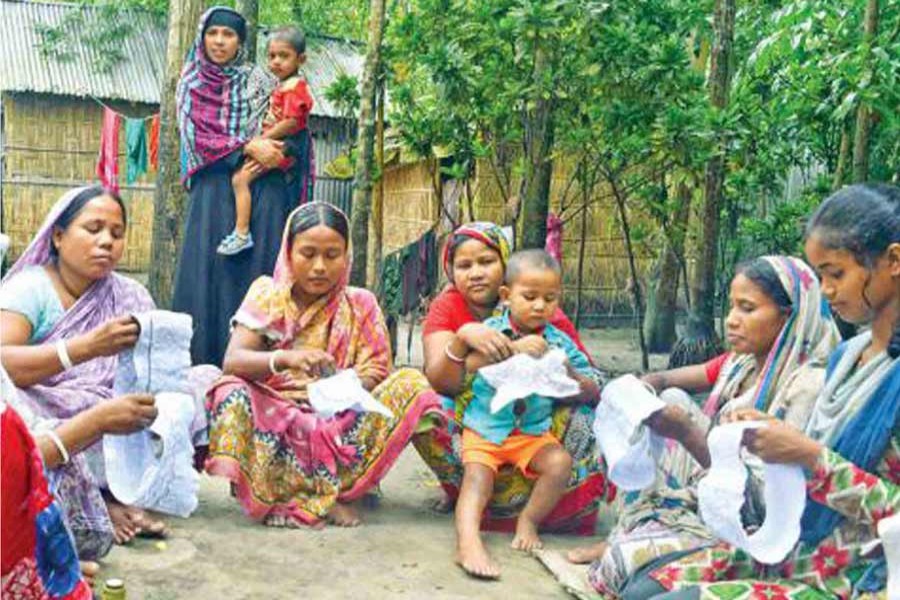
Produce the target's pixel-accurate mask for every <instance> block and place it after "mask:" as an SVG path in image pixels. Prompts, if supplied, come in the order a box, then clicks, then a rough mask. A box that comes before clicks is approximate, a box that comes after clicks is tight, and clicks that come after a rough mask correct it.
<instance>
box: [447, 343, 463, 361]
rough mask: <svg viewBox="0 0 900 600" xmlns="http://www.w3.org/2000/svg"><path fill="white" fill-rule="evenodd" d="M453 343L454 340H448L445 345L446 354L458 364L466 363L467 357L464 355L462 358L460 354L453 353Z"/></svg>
mask: <svg viewBox="0 0 900 600" xmlns="http://www.w3.org/2000/svg"><path fill="white" fill-rule="evenodd" d="M452 343H453V342H447V345H446V346H444V354H446V355H447V358H449V359H450V360H451V361H453V362H455V363H456V364H458V365H464V364H466V359H465V358H464V357H463V358H460V357H459V356H457V355H455V354H453V352H451V351H450V344H452Z"/></svg>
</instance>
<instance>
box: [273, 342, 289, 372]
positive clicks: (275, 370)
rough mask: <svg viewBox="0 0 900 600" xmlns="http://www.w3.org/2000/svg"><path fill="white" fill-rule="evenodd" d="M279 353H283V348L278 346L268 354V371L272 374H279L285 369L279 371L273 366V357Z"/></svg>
mask: <svg viewBox="0 0 900 600" xmlns="http://www.w3.org/2000/svg"><path fill="white" fill-rule="evenodd" d="M279 354H284V350H282V349H281V348H279V349H277V350H275V351H274V352H272V354H270V355H269V371H271V372H272V375H281V374H282V373H284V371H285V370H287V369H285V370H282V371H279V370H278V369H277V368H276V367H275V359H276V358H278V355H279Z"/></svg>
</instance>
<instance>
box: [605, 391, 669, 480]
mask: <svg viewBox="0 0 900 600" xmlns="http://www.w3.org/2000/svg"><path fill="white" fill-rule="evenodd" d="M665 406H666V404H665V402H663V401H662V400H660V399H659V398H658V397H657V396H656V393H655V392H654V391H653V388H651V387H650V386H648V385H647V384H646V383H644V382H643V381H641V380H640V379H638V378H637V377H635V376H634V375H623V376H622V377H618V378H616V379H613V380H612V381H610V382H609V383H607V384H606V385H605V386H604V387H603V391H602V392H601V394H600V404H598V405H597V408H596V409H595V411H594V426H593V429H594V437H595V438H596V439H597V445H598V446H599V448H600V452H602V453H603V457H604V458H605V459H606V465H607V473H608V474H609V478H610V479H611V480H612V482H613V483H615V484H616V485H617V486H618V487H620V488H622V489H623V490H625V491H636V490H642V489H644V488H646V487H648V486H650V485H652V484H653V482H654V481H655V480H656V462H657V460H658V459H659V457H660V456H661V455H662V452H663V449H664V443H665V442H664V440H663V439H662V438H661V437H659V436H658V435H656V434H655V433H653V432H652V431H651V430H650V428H649V427H647V426H646V425H644V421H645V420H647V418H648V417H650V415H652V414H653V413H655V412H657V411H660V410H662V409H663V408H664V407H665Z"/></svg>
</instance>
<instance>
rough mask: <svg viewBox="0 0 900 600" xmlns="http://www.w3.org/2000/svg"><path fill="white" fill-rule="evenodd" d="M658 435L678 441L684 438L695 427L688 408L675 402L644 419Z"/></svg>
mask: <svg viewBox="0 0 900 600" xmlns="http://www.w3.org/2000/svg"><path fill="white" fill-rule="evenodd" d="M644 423H646V424H647V426H648V427H649V428H650V429H652V430H653V432H654V433H656V435H658V436H660V437H664V438H668V439H672V440H676V441H678V442H684V440H685V439H686V438H687V437H688V435H690V433H691V431H692V430H693V429H694V422H693V421H691V416H690V415H689V414H688V413H687V411H686V410H684V409H683V408H681V407H680V406H676V405H674V404H667V405H666V406H665V407H664V408H663V409H662V410H658V411H656V412H655V413H653V414H652V415H650V416H649V417H647V419H646V420H645V421H644Z"/></svg>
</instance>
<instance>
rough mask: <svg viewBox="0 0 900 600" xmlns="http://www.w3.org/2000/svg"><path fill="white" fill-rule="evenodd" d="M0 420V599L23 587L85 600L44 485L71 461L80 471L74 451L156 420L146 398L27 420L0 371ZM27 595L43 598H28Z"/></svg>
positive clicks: (89, 577) (93, 571)
mask: <svg viewBox="0 0 900 600" xmlns="http://www.w3.org/2000/svg"><path fill="white" fill-rule="evenodd" d="M0 417H2V420H3V433H2V435H0V441H2V444H3V448H2V456H3V468H2V475H0V481H2V486H0V487H2V489H3V494H2V504H3V521H2V522H3V540H2V543H0V548H2V551H3V561H2V562H3V587H2V590H3V593H2V595H3V596H6V594H10V595H11V596H12V597H20V595H21V593H22V590H23V589H28V590H30V591H34V590H37V589H38V588H39V587H40V588H44V591H45V592H46V593H47V594H48V596H49V597H50V598H56V597H65V598H82V597H83V598H91V593H90V590H89V589H85V587H84V586H83V585H82V584H81V583H80V581H79V579H80V578H79V577H78V567H79V561H78V556H77V554H76V551H75V547H74V544H73V543H72V540H71V537H70V536H71V534H70V532H69V529H68V526H67V525H66V523H65V517H64V515H63V513H62V511H61V509H60V507H59V504H58V503H57V502H55V501H54V500H53V496H52V494H51V492H50V489H51V486H48V483H47V480H49V481H50V482H53V481H55V480H56V479H57V478H58V477H57V475H58V472H59V470H60V468H62V467H64V466H65V465H69V464H72V463H78V465H79V466H78V467H76V468H77V469H79V470H80V472H82V473H86V472H87V467H86V466H85V465H84V463H83V461H84V456H83V455H81V454H80V453H81V451H82V450H84V449H85V448H87V447H89V446H90V445H92V444H93V443H95V442H96V441H97V440H99V439H100V437H101V436H103V435H104V434H113V435H117V434H128V433H133V432H135V431H140V430H141V429H144V428H146V427H147V426H148V425H150V423H152V422H153V420H154V419H155V418H156V406H155V405H154V400H153V397H152V396H149V395H128V396H122V397H120V398H114V399H112V400H108V401H106V402H101V403H99V404H96V405H94V406H92V407H91V408H89V409H87V410H84V411H82V412H80V413H78V414H77V415H75V416H74V417H72V418H71V419H68V420H66V421H63V422H61V423H57V422H56V420H55V419H41V418H40V417H38V416H37V415H35V414H34V413H33V412H32V411H31V409H30V408H29V406H28V405H27V404H26V403H25V402H23V401H22V399H21V398H20V396H19V392H18V390H16V388H15V386H14V385H13V383H12V381H11V380H10V379H9V375H7V373H6V371H5V370H4V369H3V367H0ZM45 473H46V476H45ZM38 549H41V552H38ZM47 549H49V551H48V550H47ZM80 567H81V573H82V576H83V579H84V580H85V581H86V582H87V583H88V584H89V585H90V584H92V583H93V580H94V577H95V576H96V575H97V573H98V572H99V570H100V565H98V564H97V563H96V562H94V561H81V563H80ZM25 582H27V584H26V583H25ZM16 594H18V595H16ZM29 597H32V596H29ZM33 597H35V598H39V597H40V598H43V597H44V596H42V595H41V594H39V593H35V594H34V595H33Z"/></svg>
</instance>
